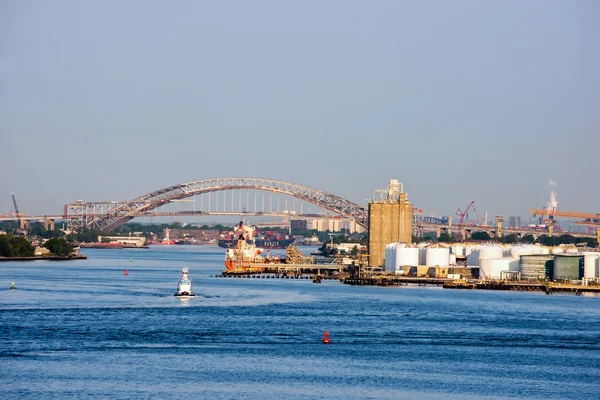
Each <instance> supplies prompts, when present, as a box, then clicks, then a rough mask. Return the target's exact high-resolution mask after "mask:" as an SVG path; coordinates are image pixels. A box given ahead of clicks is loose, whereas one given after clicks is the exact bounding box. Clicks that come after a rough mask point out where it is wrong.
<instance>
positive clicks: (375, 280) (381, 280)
mask: <svg viewBox="0 0 600 400" xmlns="http://www.w3.org/2000/svg"><path fill="white" fill-rule="evenodd" d="M449 281H451V280H450V279H446V278H418V277H410V276H383V275H382V276H367V277H348V278H345V279H344V283H345V284H347V285H361V286H362V285H367V286H406V285H408V284H413V285H418V286H426V285H436V286H439V285H443V284H444V283H446V282H449Z"/></svg>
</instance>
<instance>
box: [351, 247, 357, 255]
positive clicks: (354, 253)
mask: <svg viewBox="0 0 600 400" xmlns="http://www.w3.org/2000/svg"><path fill="white" fill-rule="evenodd" d="M350 254H351V255H352V256H353V257H356V256H357V255H358V246H354V247H353V248H352V251H351V252H350Z"/></svg>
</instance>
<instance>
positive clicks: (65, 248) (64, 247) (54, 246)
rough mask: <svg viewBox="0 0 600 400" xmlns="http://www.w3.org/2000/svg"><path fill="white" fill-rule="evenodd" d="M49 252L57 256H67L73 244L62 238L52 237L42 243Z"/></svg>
mask: <svg viewBox="0 0 600 400" xmlns="http://www.w3.org/2000/svg"><path fill="white" fill-rule="evenodd" d="M44 247H45V248H47V249H48V250H50V253H52V254H54V255H57V256H68V255H69V254H71V252H72V251H73V245H72V244H71V243H69V242H67V241H66V240H65V239H64V238H53V239H50V240H48V241H47V242H46V243H44Z"/></svg>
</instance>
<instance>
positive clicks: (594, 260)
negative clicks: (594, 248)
mask: <svg viewBox="0 0 600 400" xmlns="http://www.w3.org/2000/svg"><path fill="white" fill-rule="evenodd" d="M599 257H600V253H584V255H583V277H584V278H597V277H598V276H597V275H596V273H597V271H596V267H597V266H598V258H599Z"/></svg>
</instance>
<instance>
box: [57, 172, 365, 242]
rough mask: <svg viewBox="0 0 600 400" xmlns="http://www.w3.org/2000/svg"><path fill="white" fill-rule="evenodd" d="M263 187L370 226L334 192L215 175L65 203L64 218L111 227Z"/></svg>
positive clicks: (76, 224) (73, 223) (77, 224)
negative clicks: (209, 196) (174, 205)
mask: <svg viewBox="0 0 600 400" xmlns="http://www.w3.org/2000/svg"><path fill="white" fill-rule="evenodd" d="M237 189H248V190H262V191H267V192H273V193H278V194H283V195H287V196H292V197H295V198H297V199H300V200H302V201H305V202H308V203H311V204H314V205H316V206H318V207H321V208H323V209H325V210H328V211H332V212H334V213H336V214H339V215H340V216H344V217H347V218H350V219H353V220H354V221H356V223H357V224H359V225H360V226H362V227H364V228H368V215H367V213H368V211H367V210H366V208H365V207H364V206H360V205H358V204H356V203H354V202H351V201H349V200H346V199H343V198H341V197H339V196H336V195H333V194H331V193H327V192H324V191H322V190H319V189H315V188H311V187H309V186H305V185H299V184H296V183H291V182H285V181H281V180H275V179H264V178H212V179H202V180H197V181H193V182H186V183H182V184H179V185H174V186H170V187H167V188H163V189H159V190H156V191H154V192H151V193H148V194H145V195H143V196H140V197H137V198H135V199H133V200H129V201H124V202H115V201H113V202H83V201H76V202H74V203H69V204H66V205H65V210H64V218H65V219H67V220H69V226H70V228H71V229H72V230H74V231H81V230H83V229H86V228H87V229H95V230H102V231H110V230H113V229H115V228H116V227H118V226H119V225H122V224H124V223H126V222H128V221H130V220H131V219H133V218H135V217H140V216H151V215H152V214H151V211H152V210H155V209H156V208H158V207H161V206H163V205H165V204H168V203H171V202H173V201H175V200H181V199H185V198H187V197H192V196H196V195H199V194H203V193H209V192H216V191H225V190H237Z"/></svg>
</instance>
